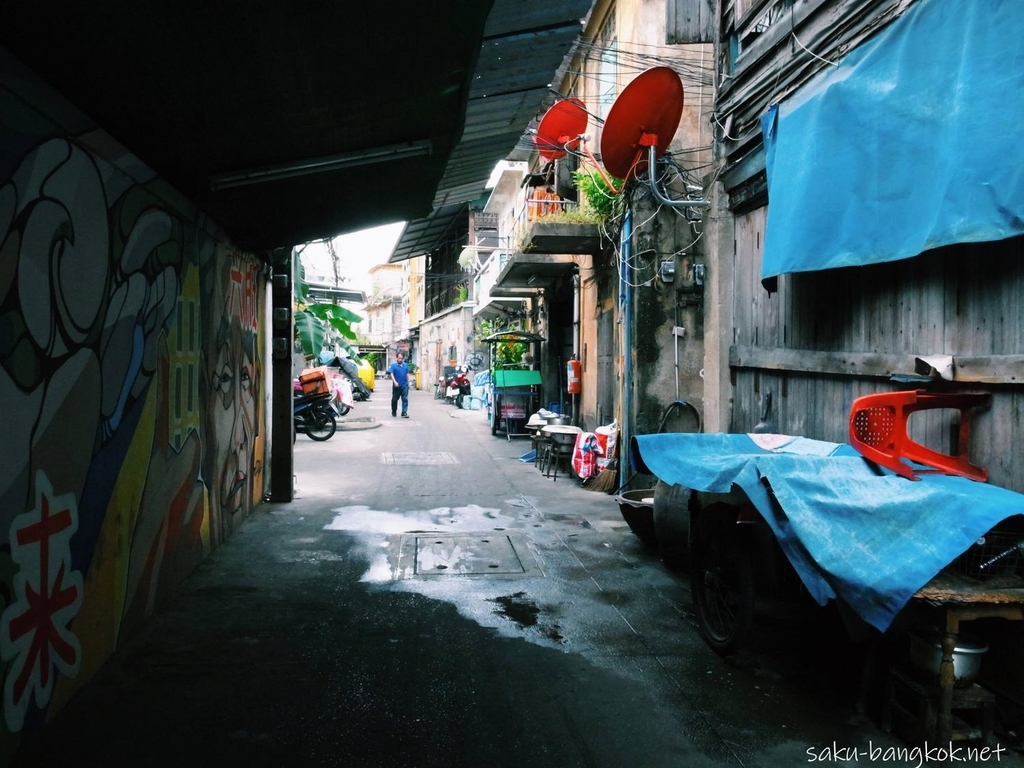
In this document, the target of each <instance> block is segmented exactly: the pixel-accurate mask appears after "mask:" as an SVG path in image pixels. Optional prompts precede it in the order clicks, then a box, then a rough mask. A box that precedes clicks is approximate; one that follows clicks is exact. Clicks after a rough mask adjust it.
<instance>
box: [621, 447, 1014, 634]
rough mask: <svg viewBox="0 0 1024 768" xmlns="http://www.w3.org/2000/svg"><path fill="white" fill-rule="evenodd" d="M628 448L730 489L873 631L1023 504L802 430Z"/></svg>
mask: <svg viewBox="0 0 1024 768" xmlns="http://www.w3.org/2000/svg"><path fill="white" fill-rule="evenodd" d="M630 459H631V461H632V462H633V465H634V466H636V467H638V468H641V469H643V470H644V471H647V472H650V473H651V474H653V475H654V476H656V477H657V478H658V479H660V480H661V481H663V482H665V483H668V484H669V485H677V484H678V485H682V486H685V487H687V488H692V489H694V490H697V491H706V492H709V493H728V492H729V491H730V490H732V489H733V488H734V486H735V487H738V488H740V489H742V490H743V492H744V493H745V494H746V496H747V498H748V499H749V500H750V502H751V503H752V504H753V505H754V506H755V507H756V508H757V510H758V512H760V513H761V516H762V517H763V518H764V519H765V521H766V522H767V523H768V525H769V526H770V527H771V529H772V532H773V533H774V534H775V537H776V539H777V540H778V542H779V545H780V546H781V548H782V550H783V552H785V553H786V556H787V558H788V559H789V561H790V563H791V564H792V565H793V567H794V569H795V570H796V572H797V573H798V574H799V576H800V579H801V581H802V582H803V583H804V586H806V587H807V590H808V592H810V594H811V596H812V597H814V599H815V600H816V601H817V602H818V603H819V604H822V605H823V604H825V603H826V602H827V601H828V600H830V599H835V598H836V597H839V598H841V599H842V600H843V601H844V602H845V603H846V604H847V605H848V606H849V607H850V608H852V609H853V611H854V612H855V613H856V614H857V615H858V616H860V617H861V618H862V619H863V620H864V621H866V622H867V623H868V624H870V625H872V626H873V627H875V628H876V629H879V630H881V631H883V632H884V631H885V630H886V629H887V628H888V627H889V625H890V624H891V623H892V621H893V619H895V618H896V615H897V614H898V613H899V612H900V611H901V610H902V609H903V607H904V606H905V605H906V604H907V603H908V602H909V601H910V599H911V597H913V595H914V593H915V592H917V590H919V589H920V588H921V587H923V586H924V585H925V584H927V583H928V582H929V581H930V580H931V579H932V578H934V577H935V575H936V574H938V573H939V571H941V570H942V569H943V568H944V567H946V566H947V565H949V564H950V563H952V562H953V561H954V560H955V559H956V558H957V557H958V556H959V555H960V554H962V553H964V552H966V551H967V550H968V549H969V548H970V546H971V545H972V544H973V543H974V542H976V541H977V540H978V538H979V537H980V536H982V535H983V534H985V533H986V532H988V531H989V530H991V528H992V527H993V526H995V525H996V524H997V523H999V522H1001V521H1003V520H1005V519H1006V518H1008V517H1011V516H1013V515H1020V514H1024V495H1022V494H1020V493H1016V492H1014V491H1011V490H1008V489H1006V488H1000V487H998V486H994V485H988V484H986V483H978V482H975V481H973V480H968V479H966V478H963V477H951V476H947V475H939V474H928V475H922V476H921V480H920V481H918V482H914V481H911V480H907V479H905V478H902V477H900V476H898V475H896V474H895V473H893V472H890V471H889V470H887V469H881V468H879V469H878V471H876V469H875V468H873V467H872V466H871V465H870V464H869V463H868V462H867V461H866V460H865V459H864V458H863V457H862V456H861V455H860V454H859V453H857V451H856V450H855V449H854V448H853V447H852V446H850V445H847V444H845V443H830V442H825V441H821V440H811V439H808V438H804V437H795V436H789V435H746V434H681V433H662V434H654V435H638V436H636V437H634V438H633V440H632V441H631V444H630ZM879 472H880V474H879Z"/></svg>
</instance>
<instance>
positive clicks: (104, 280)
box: [0, 49, 268, 756]
mask: <svg viewBox="0 0 1024 768" xmlns="http://www.w3.org/2000/svg"><path fill="white" fill-rule="evenodd" d="M0 104H2V108H0V318H2V319H0V327H2V329H3V330H2V332H0V345H2V346H0V413H3V414H4V415H3V426H2V427H0V430H2V439H0V465H2V466H3V467H4V470H3V472H2V473H0V594H2V596H3V605H2V614H0V658H2V661H3V667H2V668H0V669H2V673H0V674H2V685H3V718H2V719H0V755H4V756H7V755H9V754H10V753H11V752H12V751H13V750H14V749H15V748H16V746H17V744H18V742H19V740H20V738H21V735H22V734H24V733H27V732H30V731H34V730H37V729H39V728H40V727H41V726H42V725H43V724H44V723H45V722H46V720H47V719H48V718H50V717H52V716H53V715H54V713H55V712H57V711H58V710H59V709H60V707H61V705H62V704H63V703H64V702H66V701H67V700H68V698H69V697H70V696H72V695H73V694H74V693H75V691H77V690H78V689H79V688H81V687H82V686H83V685H84V684H85V683H86V682H87V681H88V680H89V679H90V678H91V677H92V676H93V674H94V673H95V672H96V671H97V669H98V668H99V667H100V666H101V664H102V663H103V662H104V661H105V660H106V659H107V658H108V657H109V656H110V655H111V653H113V651H114V650H115V649H116V648H117V646H118V645H119V644H120V643H121V642H122V640H123V639H124V638H125V637H126V636H128V635H129V634H130V633H131V632H132V631H133V630H135V629H136V628H137V627H138V626H139V624H140V623H141V622H142V621H143V619H144V618H145V617H146V616H147V615H148V614H149V613H150V612H152V611H153V609H154V607H155V606H157V605H158V604H159V603H160V601H161V599H162V598H163V597H165V596H166V595H168V594H169V592H170V591H171V590H172V588H173V587H174V586H175V585H176V584H178V583H179V582H180V581H181V580H182V579H183V578H184V576H185V575H186V574H188V573H189V572H190V571H191V569H192V568H193V567H194V566H195V565H196V564H198V563H199V562H200V561H201V560H202V559H203V558H204V557H205V556H206V555H207V554H208V553H209V552H210V550H211V549H212V548H213V547H215V546H216V545H217V544H218V543H219V542H221V541H223V540H224V539H225V538H226V537H227V536H228V535H229V534H230V533H231V531H232V530H233V529H234V528H235V527H236V526H237V525H239V523H240V522H241V521H242V519H243V518H244V517H245V515H246V514H247V513H248V512H249V511H250V510H251V509H252V507H253V506H254V505H255V504H257V503H258V502H259V500H260V499H261V498H262V497H263V495H264V485H265V483H264V466H265V460H264V457H265V455H266V453H267V443H266V436H267V429H266V425H265V423H264V421H265V413H266V412H267V407H266V400H267V395H268V392H267V387H266V385H265V371H264V370H263V363H262V361H263V359H264V358H265V357H267V355H266V346H267V339H266V334H265V332H264V327H265V324H264V322H263V319H264V316H265V313H266V306H265V301H266V296H267V294H266V290H265V287H266V281H265V276H264V272H263V269H262V266H261V263H260V262H259V261H257V260H256V259H255V258H253V257H252V256H251V255H249V254H246V253H241V252H239V251H237V250H235V249H233V248H232V247H231V245H230V243H228V242H226V241H224V240H222V239H218V237H217V234H216V232H215V231H213V230H212V228H211V227H210V225H208V224H207V225H205V226H202V225H200V224H199V223H198V222H199V221H201V216H200V214H199V213H198V212H197V211H194V210H192V209H191V207H190V206H189V204H188V202H187V201H184V200H182V199H180V197H179V196H178V195H177V194H176V193H175V192H174V191H173V190H171V189H170V188H168V187H167V186H166V185H165V184H163V183H162V182H161V180H160V179H158V178H156V177H154V175H153V174H152V172H150V171H149V170H148V169H147V168H146V167H145V166H144V165H143V164H142V163H141V162H140V161H139V160H138V159H137V158H135V157H133V156H132V155H131V154H130V152H129V151H128V150H126V149H124V148H122V147H120V146H118V145H117V144H116V142H115V141H114V140H113V139H111V137H110V136H108V135H106V134H105V133H104V132H103V131H102V130H101V129H99V128H98V127H97V126H94V125H92V124H90V122H89V121H88V119H87V118H85V117H84V116H82V115H81V114H79V113H77V112H76V111H75V110H74V109H73V108H72V107H71V106H70V105H68V104H67V103H65V102H64V101H63V100H61V99H60V97H59V96H58V95H57V94H55V93H53V92H52V91H50V90H49V89H48V88H47V87H45V86H44V85H42V84H41V83H40V82H38V81H37V80H36V79H35V78H34V77H33V76H32V74H31V73H29V72H27V71H25V70H23V68H21V66H20V65H19V64H18V63H17V62H16V61H15V60H14V59H13V58H12V57H10V56H8V55H7V54H6V52H5V51H3V50H2V49H0Z"/></svg>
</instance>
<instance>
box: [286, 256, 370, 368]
mask: <svg viewBox="0 0 1024 768" xmlns="http://www.w3.org/2000/svg"><path fill="white" fill-rule="evenodd" d="M294 302H295V339H296V341H298V343H299V348H300V349H301V350H302V354H303V355H304V356H305V357H306V358H307V359H311V358H316V357H319V356H320V353H321V352H322V351H323V349H324V339H325V338H327V332H328V329H333V330H334V331H336V333H337V335H338V336H340V337H341V338H340V339H338V340H337V341H338V343H339V344H340V346H341V347H343V348H344V349H345V350H346V351H348V352H349V353H350V354H352V355H353V357H355V356H356V355H355V352H354V350H353V349H352V348H351V346H349V344H348V342H346V341H345V339H352V340H353V341H355V339H356V332H355V331H354V330H352V326H353V325H355V324H356V323H358V322H361V321H362V319H363V318H362V317H360V316H359V315H357V314H356V313H355V312H353V311H352V310H350V309H346V308H345V307H341V306H338V305H337V304H330V303H323V302H314V301H311V300H310V296H309V286H308V285H307V284H306V268H305V267H304V266H303V264H302V261H301V260H297V263H296V276H295V288H294Z"/></svg>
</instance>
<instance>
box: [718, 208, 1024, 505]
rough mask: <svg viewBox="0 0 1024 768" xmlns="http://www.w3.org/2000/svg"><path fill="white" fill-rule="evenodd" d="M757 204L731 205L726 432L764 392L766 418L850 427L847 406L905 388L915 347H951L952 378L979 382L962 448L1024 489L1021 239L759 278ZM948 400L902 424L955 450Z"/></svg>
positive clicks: (749, 419) (748, 418) (965, 387)
mask: <svg viewBox="0 0 1024 768" xmlns="http://www.w3.org/2000/svg"><path fill="white" fill-rule="evenodd" d="M765 211H766V209H765V208H760V209H758V210H755V211H752V212H749V213H746V214H743V215H740V216H736V218H735V233H736V235H735V247H734V256H733V258H734V262H735V263H734V273H735V293H734V313H735V315H734V318H735V325H734V328H733V334H732V335H733V346H732V349H731V351H730V366H731V375H732V380H733V384H734V392H733V395H734V397H733V409H732V416H731V429H732V431H737V432H742V431H749V430H751V429H752V428H753V427H754V425H755V424H756V423H757V421H758V420H759V418H760V417H761V415H762V409H763V407H764V402H765V395H766V394H767V393H769V392H770V393H772V401H773V402H772V406H773V410H772V413H771V421H772V422H773V423H774V426H775V428H776V431H779V432H783V433H788V434H798V435H805V436H807V437H813V438H818V439H822V440H834V441H843V442H845V441H846V440H847V424H848V420H849V411H850V405H851V403H852V402H853V400H854V398H856V397H858V396H860V395H863V394H869V393H871V392H880V391H891V390H894V389H909V388H913V387H915V386H917V385H915V384H914V383H907V382H894V381H893V380H892V376H893V375H894V374H896V375H900V374H914V363H915V358H916V357H919V356H925V355H941V354H944V355H952V356H953V357H954V360H955V361H956V363H957V368H956V372H957V375H956V381H954V382H951V383H938V384H936V385H932V388H936V387H937V388H938V389H940V390H942V389H945V390H948V391H986V392H991V393H992V395H993V399H992V407H991V408H990V409H989V410H988V411H985V412H982V413H979V414H977V416H976V418H975V420H974V431H973V435H972V441H971V450H970V455H971V458H972V460H973V461H975V462H976V463H978V464H981V465H983V466H986V467H988V469H989V471H990V482H992V483H995V484H997V485H1002V486H1005V487H1009V488H1013V489H1014V490H1017V491H1021V492H1024V462H1021V461H1019V460H1018V458H1017V457H1018V456H1019V455H1020V447H1021V444H1022V442H1021V441H1024V425H1022V416H1024V324H1022V319H1024V238H1014V239H1010V240H1003V241H997V242H994V243H979V244H969V245H957V246H949V247H946V248H941V249H938V250H935V251H930V252H928V253H926V254H923V255H922V256H918V257H916V258H913V259H907V260H904V261H899V262H894V263H891V264H879V265H872V266H867V267H858V268H848V269H839V270H829V271H825V272H818V273H803V274H797V275H784V276H782V277H781V278H780V279H779V282H778V289H779V290H778V292H777V293H773V294H768V293H767V292H766V291H765V289H764V288H763V287H762V285H761V282H760V270H761V254H762V247H763V242H764V223H765ZM957 416H958V414H957V413H956V412H955V411H938V412H927V413H919V414H915V415H914V416H913V417H911V422H910V423H911V427H912V430H911V434H912V436H913V437H914V439H915V440H918V441H920V442H922V443H924V444H926V445H929V446H930V447H932V448H935V449H937V450H942V451H949V450H951V439H952V438H951V425H952V424H953V423H954V422H955V421H956V420H957V419H956V418H955V417H957Z"/></svg>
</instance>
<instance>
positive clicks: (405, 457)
mask: <svg viewBox="0 0 1024 768" xmlns="http://www.w3.org/2000/svg"><path fill="white" fill-rule="evenodd" d="M381 460H382V461H383V462H384V463H385V464H403V465H406V466H408V465H419V466H423V465H430V464H458V463H459V460H458V459H457V458H456V457H455V454H454V453H448V452H447V451H438V452H434V453H430V452H423V451H420V452H416V453H382V454H381Z"/></svg>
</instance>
